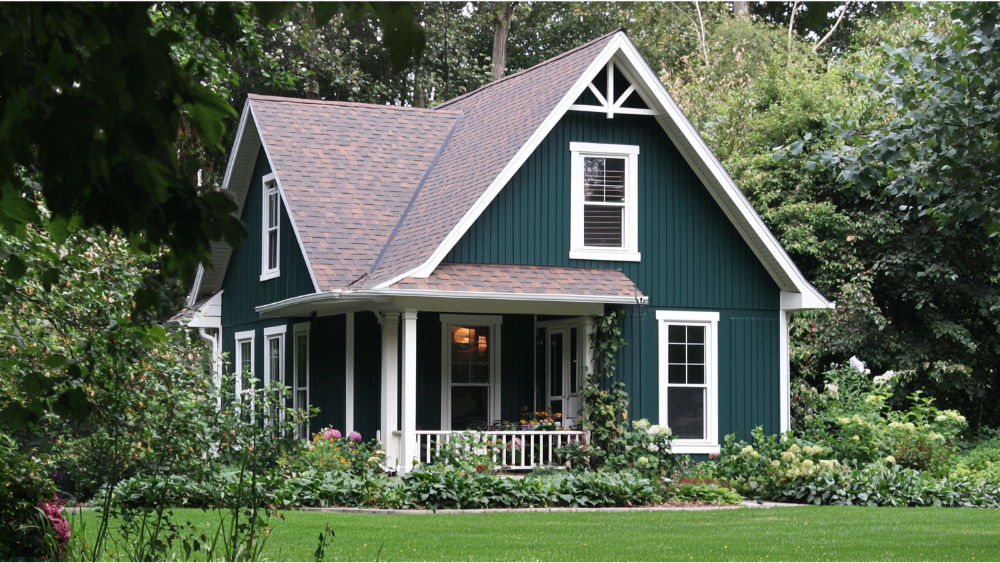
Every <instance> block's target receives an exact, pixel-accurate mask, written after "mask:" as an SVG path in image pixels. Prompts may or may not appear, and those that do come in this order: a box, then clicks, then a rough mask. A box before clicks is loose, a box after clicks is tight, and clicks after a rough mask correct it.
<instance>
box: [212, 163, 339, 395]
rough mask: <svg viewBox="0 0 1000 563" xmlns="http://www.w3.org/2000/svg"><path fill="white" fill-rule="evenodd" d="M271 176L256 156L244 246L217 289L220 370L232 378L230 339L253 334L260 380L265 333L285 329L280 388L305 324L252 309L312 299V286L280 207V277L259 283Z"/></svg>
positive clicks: (245, 212) (232, 344)
mask: <svg viewBox="0 0 1000 563" xmlns="http://www.w3.org/2000/svg"><path fill="white" fill-rule="evenodd" d="M270 173H271V168H270V166H269V165H268V162H267V157H266V156H265V154H264V151H263V150H261V151H260V152H259V153H258V155H257V160H256V163H255V165H254V172H253V176H252V177H251V180H250V189H249V191H248V194H247V198H246V202H245V203H244V205H243V211H242V213H241V214H240V219H241V220H242V221H243V222H244V224H246V225H247V228H248V230H249V234H248V236H247V238H246V240H245V241H244V242H243V244H242V245H241V246H240V247H239V248H237V249H235V250H234V251H233V253H232V255H231V257H230V259H229V264H228V266H227V268H226V275H225V278H224V279H223V284H222V289H223V290H224V291H225V292H224V293H223V296H222V352H223V354H225V358H226V361H225V365H224V368H223V369H224V371H225V372H226V373H227V374H232V373H233V365H232V364H233V362H234V361H235V358H236V341H235V334H236V333H237V332H244V331H249V330H253V331H255V334H256V338H255V341H254V356H255V357H254V366H255V367H256V369H257V374H258V378H261V377H263V373H264V371H263V366H264V363H263V362H264V328H267V327H273V326H281V325H285V326H287V329H286V333H285V362H284V363H285V384H286V385H288V386H291V385H292V380H291V376H292V369H293V348H292V331H293V328H292V325H293V324H294V323H296V322H303V321H306V320H308V319H288V318H276V319H268V318H261V316H260V315H259V314H258V313H257V312H256V311H255V310H254V308H255V307H257V306H259V305H264V304H267V303H273V302H275V301H280V300H282V299H288V298H290V297H296V296H298V295H304V294H308V293H312V292H313V283H312V279H311V277H310V276H309V270H308V267H307V266H306V262H305V260H304V259H303V257H302V253H301V251H300V249H299V245H298V241H297V240H296V239H295V234H294V232H293V230H292V223H291V221H290V220H289V218H288V213H287V210H286V209H285V207H284V205H282V207H281V226H280V229H281V231H280V232H281V235H280V245H281V249H280V256H279V258H280V268H281V275H280V276H279V277H277V278H274V279H270V280H267V281H263V282H262V281H260V271H261V270H260V264H261V213H262V209H263V201H262V199H263V195H262V194H263V177H264V176H265V175H267V174H270ZM341 341H343V339H341ZM341 363H343V362H341ZM313 365H314V366H315V365H316V364H315V363H314V364H313ZM230 393H231V391H230Z"/></svg>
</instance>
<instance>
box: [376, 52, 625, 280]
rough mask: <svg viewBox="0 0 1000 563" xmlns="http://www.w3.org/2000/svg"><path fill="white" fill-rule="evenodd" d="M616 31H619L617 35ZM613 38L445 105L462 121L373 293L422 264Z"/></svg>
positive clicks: (381, 266) (385, 259) (378, 274)
mask: <svg viewBox="0 0 1000 563" xmlns="http://www.w3.org/2000/svg"><path fill="white" fill-rule="evenodd" d="M615 33H618V32H615ZM615 33H611V34H608V35H605V36H603V37H600V38H598V39H595V40H594V41H591V42H590V43H587V44H585V45H582V46H580V47H578V48H576V49H573V50H572V51H568V52H566V53H564V54H562V55H560V56H558V57H555V58H553V59H549V60H548V61H545V62H544V63H542V64H539V65H537V66H534V67H532V68H530V69H527V70H524V71H521V72H519V73H517V74H513V75H511V76H509V77H507V78H504V79H503V80H499V81H497V82H494V83H492V84H489V85H487V86H484V87H482V88H480V89H478V90H475V91H474V92H471V93H469V94H466V95H464V96H462V97H461V98H456V99H454V100H452V101H450V102H447V103H445V104H442V106H441V108H439V109H438V110H436V111H461V112H462V119H461V122H460V123H459V125H458V127H457V128H456V130H455V133H454V135H453V137H452V139H451V141H450V142H449V143H448V145H447V146H446V147H445V150H444V152H443V153H442V154H441V158H440V160H439V161H438V162H437V164H436V165H435V167H434V170H433V171H432V172H431V174H430V176H429V177H428V178H427V181H426V182H425V183H424V186H423V188H422V189H421V191H420V194H419V195H418V196H417V198H416V199H415V200H414V202H413V206H412V208H411V209H410V211H409V213H408V214H407V216H406V218H405V219H404V220H403V222H402V223H401V224H400V226H399V230H398V233H397V234H396V236H395V237H394V238H393V240H392V241H391V242H390V244H389V246H388V248H387V249H386V251H385V256H384V257H383V259H382V261H381V262H380V263H379V265H378V268H377V269H376V270H375V271H374V272H373V274H372V276H370V278H369V279H368V280H367V283H369V284H370V287H373V286H375V285H378V284H379V283H383V282H385V281H388V280H390V279H392V278H393V277H395V276H398V275H401V274H403V273H405V272H407V271H409V270H411V269H413V268H415V267H417V266H419V265H420V264H422V263H423V262H425V261H426V260H427V259H428V258H429V257H430V255H431V254H432V253H433V252H434V250H435V249H436V248H437V247H438V246H439V245H440V244H441V243H442V241H443V240H444V238H445V237H446V236H447V235H448V233H449V232H451V230H452V229H453V228H454V227H455V226H456V225H457V224H458V222H459V221H460V220H461V219H462V217H463V216H464V215H465V214H466V213H467V212H468V211H469V209H471V208H472V205H473V204H474V203H475V202H476V200H477V199H479V197H480V196H481V195H482V194H483V193H484V192H485V191H486V189H487V188H488V187H489V186H490V184H491V183H492V182H493V180H495V179H496V177H497V176H498V175H499V174H500V171H501V170H503V168H504V166H506V165H507V164H508V163H509V162H510V161H511V159H512V158H513V157H514V155H515V154H516V153H517V152H518V151H519V150H520V149H521V147H523V146H524V144H525V143H526V142H527V141H528V138H529V137H531V134H532V133H534V132H535V131H536V130H537V129H538V127H539V126H540V125H541V123H542V121H544V120H545V118H546V117H548V115H549V114H550V113H552V111H553V110H554V109H555V107H556V105H558V103H559V101H560V100H561V99H562V98H563V97H564V96H565V95H566V94H567V93H568V92H569V90H570V88H571V87H572V86H573V84H574V83H575V82H576V81H577V80H578V79H579V78H580V77H581V76H582V75H583V73H584V71H585V70H586V69H587V67H588V66H589V65H590V63H591V62H593V60H594V59H595V58H596V57H597V55H598V54H599V53H600V52H601V50H602V49H603V48H604V46H605V45H606V44H607V43H608V42H609V41H610V40H611V38H612V37H613V36H614V34H615Z"/></svg>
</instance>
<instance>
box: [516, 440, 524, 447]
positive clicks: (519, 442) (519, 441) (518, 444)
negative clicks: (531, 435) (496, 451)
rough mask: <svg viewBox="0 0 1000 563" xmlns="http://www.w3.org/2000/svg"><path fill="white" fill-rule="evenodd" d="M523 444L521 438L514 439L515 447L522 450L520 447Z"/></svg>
mask: <svg viewBox="0 0 1000 563" xmlns="http://www.w3.org/2000/svg"><path fill="white" fill-rule="evenodd" d="M522 443H523V442H521V439H520V438H514V445H515V446H517V447H519V448H520V447H521V444H522Z"/></svg>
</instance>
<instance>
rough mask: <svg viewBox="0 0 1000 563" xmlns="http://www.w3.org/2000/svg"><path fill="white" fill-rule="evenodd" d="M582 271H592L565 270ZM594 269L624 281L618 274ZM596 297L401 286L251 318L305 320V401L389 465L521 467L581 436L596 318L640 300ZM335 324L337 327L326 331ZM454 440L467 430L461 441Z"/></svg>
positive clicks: (310, 299) (271, 308)
mask: <svg viewBox="0 0 1000 563" xmlns="http://www.w3.org/2000/svg"><path fill="white" fill-rule="evenodd" d="M578 272H585V273H586V272H592V271H591V270H579V269H577V270H574V271H573V272H572V273H574V274H577V273H578ZM598 272H601V275H602V276H611V277H613V278H615V279H616V281H617V282H618V285H622V284H621V280H620V279H621V278H622V277H624V275H623V274H621V272H618V271H611V273H609V274H605V273H604V272H605V271H598ZM625 280H626V281H628V279H627V278H625ZM424 281H426V280H424ZM584 281H586V280H584ZM423 285H426V284H423ZM550 287H556V288H557V289H558V286H557V285H553V284H550ZM465 289H467V288H465ZM596 293H598V294H596V295H588V294H584V293H568V292H563V293H539V292H532V293H518V292H497V291H468V290H466V291H455V290H452V289H450V288H449V289H445V290H442V289H441V288H440V287H438V288H428V287H406V284H396V286H394V287H393V288H391V289H384V290H367V291H353V292H342V293H336V294H334V293H320V294H313V295H309V296H304V297H301V298H296V299H291V300H288V301H285V302H279V303H275V304H273V305H268V306H264V307H259V308H258V311H260V313H261V314H262V316H274V317H293V318H294V317H298V318H303V317H306V318H310V319H311V321H310V323H309V326H310V327H311V330H310V332H309V334H308V337H307V338H308V343H309V348H310V350H309V351H306V352H304V353H306V354H307V355H308V357H309V359H310V362H309V363H310V365H309V366H308V370H309V371H310V378H309V379H310V380H309V384H308V397H309V398H307V399H306V400H307V401H308V402H309V404H312V405H316V406H319V408H320V411H321V415H320V419H321V422H320V424H321V425H325V424H324V421H326V420H329V421H330V422H329V424H336V423H337V419H338V418H339V419H340V420H341V421H343V428H340V429H341V430H343V431H344V432H345V433H346V432H350V431H352V430H358V431H360V432H361V433H362V435H363V437H364V438H365V439H369V438H371V437H377V438H378V439H380V440H382V441H383V442H384V443H385V447H386V453H387V463H388V465H389V466H390V467H392V468H395V469H397V470H398V471H402V472H407V471H409V470H410V469H411V468H412V466H413V463H414V462H415V461H416V462H420V463H424V464H427V463H433V462H435V461H438V460H440V459H441V457H442V455H444V454H446V453H448V450H449V448H456V447H458V448H462V447H464V448H469V447H473V448H476V450H477V453H480V454H486V455H489V456H490V457H491V458H492V459H493V463H494V465H495V467H497V468H506V469H513V470H526V469H531V468H532V467H534V466H536V465H540V464H548V463H551V462H552V461H553V460H554V456H553V451H554V450H555V449H557V448H559V447H561V446H564V445H566V444H567V443H569V442H570V441H575V440H580V439H583V438H584V432H583V431H582V429H581V427H580V421H579V418H578V416H579V415H578V413H579V411H580V408H581V406H582V405H581V402H580V393H579V391H580V387H581V385H582V384H583V381H584V378H585V376H586V373H587V368H588V367H589V362H590V357H591V354H590V352H589V344H588V342H589V334H590V332H591V331H592V326H593V325H592V322H593V317H594V316H596V315H601V314H603V313H604V309H605V306H606V305H608V304H631V305H634V304H636V303H637V300H638V301H642V300H643V299H644V298H643V297H642V294H640V293H638V291H637V290H635V288H634V285H632V284H631V282H630V281H628V283H627V285H626V287H625V288H624V289H623V290H618V291H615V292H610V291H607V290H606V289H605V290H604V291H599V292H596ZM609 293H614V294H612V295H609ZM303 324H304V323H303ZM335 326H342V327H343V328H342V329H339V330H330V329H326V328H324V327H335ZM341 339H342V340H341ZM331 365H333V366H339V365H342V366H343V378H342V379H341V378H339V377H326V376H321V375H320V373H333V372H331V370H330V369H328V368H329V367H330V366H331ZM337 371H339V370H337ZM338 380H339V381H338ZM341 381H342V383H341ZM324 411H330V412H337V411H339V412H342V415H341V416H334V417H333V418H330V417H328V416H327V417H325V416H323V412H324ZM540 412H541V413H543V414H539V413H540ZM544 413H547V414H544ZM546 416H550V417H551V419H548V418H546ZM522 421H523V422H522ZM313 430H314V431H315V430H318V428H314V429H313ZM469 431H472V432H475V433H476V434H474V435H473V436H472V440H473V442H474V445H470V443H469V440H470V437H469V436H468V435H464V433H466V432H469ZM457 433H463V436H462V437H461V438H460V439H458V440H456V434H457Z"/></svg>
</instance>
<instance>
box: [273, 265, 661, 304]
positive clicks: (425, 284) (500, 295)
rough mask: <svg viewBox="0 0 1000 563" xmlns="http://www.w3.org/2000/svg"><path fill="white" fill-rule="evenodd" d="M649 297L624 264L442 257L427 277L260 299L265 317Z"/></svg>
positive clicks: (632, 300)
mask: <svg viewBox="0 0 1000 563" xmlns="http://www.w3.org/2000/svg"><path fill="white" fill-rule="evenodd" d="M646 301H647V298H646V296H645V295H643V293H642V292H641V291H639V288H638V287H636V285H635V284H634V283H633V282H632V280H630V279H629V278H628V276H626V275H625V273H624V272H622V271H620V270H599V269H594V268H560V267H550V266H515V265H504V264H459V263H442V264H440V265H439V266H438V268H437V269H436V270H435V271H434V273H433V274H432V275H431V276H430V277H428V278H404V279H402V280H400V281H399V282H397V283H395V284H393V285H392V286H391V287H387V288H385V289H362V290H345V291H322V292H317V293H312V294H309V295H301V296H299V297H293V298H291V299H286V300H284V301H279V302H277V303H270V304H268V305H261V306H259V307H257V312H258V313H260V315H261V316H263V317H282V316H286V317H297V316H308V315H310V314H312V313H313V312H316V313H317V314H319V315H320V316H323V315H333V314H339V313H345V312H349V311H357V310H379V311H393V310H395V311H401V310H406V309H413V310H420V311H440V312H489V313H512V314H513V313H523V314H531V313H534V314H553V315H563V314H568V315H597V314H601V312H602V311H603V309H604V305H606V304H617V305H635V304H638V303H645V302H646Z"/></svg>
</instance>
